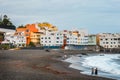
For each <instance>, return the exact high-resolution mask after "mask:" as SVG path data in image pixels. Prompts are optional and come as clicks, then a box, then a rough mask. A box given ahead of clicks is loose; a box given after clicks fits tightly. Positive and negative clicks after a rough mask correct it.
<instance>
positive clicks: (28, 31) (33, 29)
mask: <svg viewBox="0 0 120 80" xmlns="http://www.w3.org/2000/svg"><path fill="white" fill-rule="evenodd" d="M38 31H39V30H38V29H37V28H36V25H35V24H27V25H26V26H25V27H23V28H17V29H16V32H24V36H26V44H27V45H29V43H30V42H31V38H30V36H31V33H34V32H35V33H36V32H38Z"/></svg>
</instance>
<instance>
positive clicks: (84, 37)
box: [40, 30, 88, 46]
mask: <svg viewBox="0 0 120 80" xmlns="http://www.w3.org/2000/svg"><path fill="white" fill-rule="evenodd" d="M40 43H41V45H42V46H64V45H66V46H71V45H88V33H87V32H86V31H85V30H79V31H77V30H76V31H67V30H64V31H55V32H47V34H46V35H41V42H40Z"/></svg>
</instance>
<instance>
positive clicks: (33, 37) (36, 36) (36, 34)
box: [30, 32, 41, 45]
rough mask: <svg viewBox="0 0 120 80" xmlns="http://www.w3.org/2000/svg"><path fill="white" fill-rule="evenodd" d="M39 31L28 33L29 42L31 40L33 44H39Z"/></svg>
mask: <svg viewBox="0 0 120 80" xmlns="http://www.w3.org/2000/svg"><path fill="white" fill-rule="evenodd" d="M40 35H41V34H40V32H31V34H30V39H31V42H33V43H34V44H35V45H39V44H40Z"/></svg>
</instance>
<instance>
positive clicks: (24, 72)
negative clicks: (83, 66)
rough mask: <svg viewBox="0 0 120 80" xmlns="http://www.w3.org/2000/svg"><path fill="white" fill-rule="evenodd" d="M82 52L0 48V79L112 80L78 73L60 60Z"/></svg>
mask: <svg viewBox="0 0 120 80" xmlns="http://www.w3.org/2000/svg"><path fill="white" fill-rule="evenodd" d="M78 53H83V52H75V51H57V50H50V52H46V51H45V50H4V51H3V50H1V51H0V80H112V79H108V78H103V77H97V76H89V75H83V74H80V71H78V70H75V69H72V68H69V67H68V66H69V63H66V62H62V61H61V59H62V57H63V55H71V54H72V55H73V54H78Z"/></svg>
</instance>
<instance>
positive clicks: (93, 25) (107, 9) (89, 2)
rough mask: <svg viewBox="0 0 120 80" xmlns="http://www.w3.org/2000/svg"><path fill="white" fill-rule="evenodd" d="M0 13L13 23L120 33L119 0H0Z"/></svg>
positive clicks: (90, 31) (91, 31)
mask: <svg viewBox="0 0 120 80" xmlns="http://www.w3.org/2000/svg"><path fill="white" fill-rule="evenodd" d="M0 14H2V15H4V14H6V15H8V17H9V18H10V20H11V21H12V22H13V24H15V25H16V26H18V25H21V24H23V25H25V24H28V23H31V24H32V23H36V22H49V23H51V24H53V25H55V26H57V27H58V28H59V30H64V29H67V30H71V29H74V28H75V29H80V28H85V29H87V30H88V31H89V33H101V32H111V33H120V0H0Z"/></svg>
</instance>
